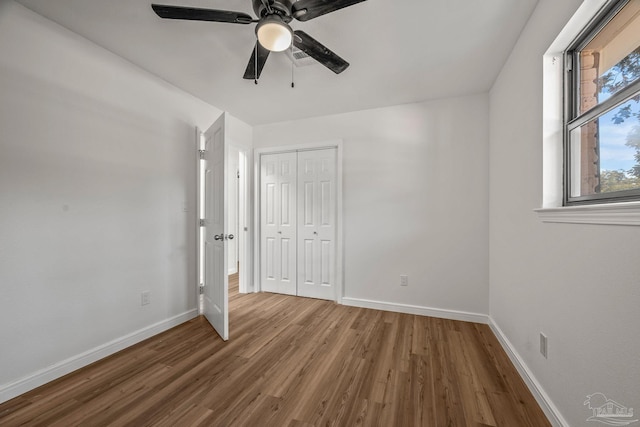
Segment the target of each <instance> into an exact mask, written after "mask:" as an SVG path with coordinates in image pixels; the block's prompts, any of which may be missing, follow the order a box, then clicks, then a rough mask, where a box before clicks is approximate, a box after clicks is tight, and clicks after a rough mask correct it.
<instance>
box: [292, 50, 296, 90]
mask: <svg viewBox="0 0 640 427" xmlns="http://www.w3.org/2000/svg"><path fill="white" fill-rule="evenodd" d="M293 69H294V65H293V43H291V87H292V88H294V87H296V85H295V83H294V80H293Z"/></svg>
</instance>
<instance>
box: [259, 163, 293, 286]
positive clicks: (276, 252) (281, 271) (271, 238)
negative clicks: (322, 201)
mask: <svg viewBox="0 0 640 427" xmlns="http://www.w3.org/2000/svg"><path fill="white" fill-rule="evenodd" d="M296 166H297V156H296V153H282V154H268V155H263V156H262V161H261V181H260V182H261V185H260V194H261V203H260V205H261V208H260V211H261V212H260V228H261V234H262V237H261V239H260V240H261V248H260V264H261V272H260V275H261V279H262V290H263V291H267V292H276V293H280V294H288V295H296V256H297V255H296V220H297V217H296V180H297V175H296Z"/></svg>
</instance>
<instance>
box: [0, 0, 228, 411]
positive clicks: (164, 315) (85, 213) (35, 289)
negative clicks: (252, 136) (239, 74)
mask: <svg viewBox="0 0 640 427" xmlns="http://www.w3.org/2000/svg"><path fill="white" fill-rule="evenodd" d="M0 94H1V95H0V291H1V298H0V349H1V350H0V398H7V397H10V394H11V393H13V392H15V391H16V390H17V391H24V390H21V389H20V387H18V388H17V389H15V388H14V389H11V390H9V391H8V392H7V387H8V386H10V385H11V383H14V382H16V381H18V382H19V380H20V379H25V377H29V376H30V375H32V374H34V373H37V371H38V370H42V369H44V370H46V369H48V368H50V367H51V366H52V365H54V364H58V363H60V362H62V361H65V360H67V359H68V358H74V357H76V356H77V355H79V354H81V353H83V352H87V351H91V350H95V349H96V348H100V346H103V345H105V344H107V343H110V342H112V340H118V339H120V338H122V337H124V336H126V335H128V334H131V333H133V332H136V331H140V330H143V329H144V328H147V327H149V326H150V325H154V324H156V323H158V322H165V321H167V319H171V318H173V317H175V316H178V317H176V319H183V318H184V317H185V316H186V317H188V316H191V315H193V314H195V312H194V311H193V310H195V308H196V295H195V289H196V277H195V270H196V267H195V264H196V255H195V249H196V240H195V239H196V223H195V218H196V212H195V206H196V199H195V196H196V195H195V178H196V176H195V173H196V172H195V170H196V167H195V166H196V160H195V149H196V147H195V126H199V127H200V128H202V129H206V128H207V127H209V125H210V124H211V123H212V122H213V121H214V120H215V119H216V118H217V117H218V116H219V114H220V113H221V112H220V110H218V109H216V108H214V107H212V106H210V105H208V104H205V103H203V102H201V101H199V100H197V99H195V98H193V97H192V96H189V95H187V94H186V93H184V92H182V91H179V90H178V89H176V88H174V87H172V86H170V85H169V84H167V83H165V82H164V81H162V80H159V79H157V78H155V77H153V76H151V75H149V74H147V73H145V72H143V71H141V70H139V69H138V68H136V67H134V66H133V65H131V64H130V63H128V62H125V61H124V60H122V59H119V58H118V57H116V56H114V55H112V54H111V53H109V52H107V51H105V50H103V49H101V48H98V47H97V46H95V45H93V44H91V43H90V42H88V41H86V40H84V39H82V38H80V37H78V36H76V35H74V34H72V33H70V32H68V31H66V30H64V29H63V28H61V27H59V26H57V25H55V24H53V23H52V22H50V21H47V20H45V19H43V18H41V17H40V16H38V15H36V14H34V13H32V12H30V11H28V10H27V9H25V8H23V7H22V6H19V5H17V4H15V3H13V2H3V3H2V5H1V7H0ZM146 290H148V291H151V304H150V305H148V306H144V307H141V304H140V294H141V292H142V291H146ZM181 315H182V317H180V316H181ZM57 372H58V373H60V372H61V371H57ZM41 373H42V372H41ZM39 378H40V379H43V378H44V379H46V378H45V377H39ZM35 383H37V379H36V380H35ZM35 383H34V382H30V383H28V384H27V385H31V386H33V385H34V384H35ZM13 385H14V386H15V384H13ZM23 385H24V384H23ZM9 388H10V387H9ZM0 400H2V399H0Z"/></svg>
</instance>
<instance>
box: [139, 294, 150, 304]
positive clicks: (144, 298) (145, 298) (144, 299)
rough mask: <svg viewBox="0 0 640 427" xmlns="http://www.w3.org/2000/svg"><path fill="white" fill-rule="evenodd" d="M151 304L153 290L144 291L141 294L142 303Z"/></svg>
mask: <svg viewBox="0 0 640 427" xmlns="http://www.w3.org/2000/svg"><path fill="white" fill-rule="evenodd" d="M148 304H151V291H144V292H142V294H140V305H148Z"/></svg>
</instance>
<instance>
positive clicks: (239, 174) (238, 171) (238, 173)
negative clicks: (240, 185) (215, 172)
mask: <svg viewBox="0 0 640 427" xmlns="http://www.w3.org/2000/svg"><path fill="white" fill-rule="evenodd" d="M238 179H240V171H238Z"/></svg>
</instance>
